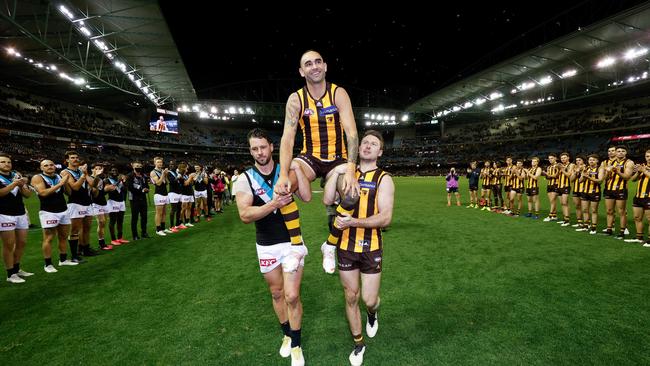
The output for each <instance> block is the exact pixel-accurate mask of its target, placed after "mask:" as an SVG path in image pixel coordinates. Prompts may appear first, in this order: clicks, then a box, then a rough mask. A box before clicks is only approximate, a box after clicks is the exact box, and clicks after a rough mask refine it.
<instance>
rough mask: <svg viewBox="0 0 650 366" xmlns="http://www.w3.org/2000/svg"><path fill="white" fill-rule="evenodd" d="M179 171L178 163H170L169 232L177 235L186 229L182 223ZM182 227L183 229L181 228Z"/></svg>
mask: <svg viewBox="0 0 650 366" xmlns="http://www.w3.org/2000/svg"><path fill="white" fill-rule="evenodd" d="M178 175H179V173H178V171H177V170H176V162H174V161H173V160H172V161H170V162H169V174H167V180H169V192H168V193H167V197H169V203H170V206H171V210H169V226H170V229H169V231H171V232H173V233H177V232H178V230H181V229H184V228H185V226H183V224H182V222H181V189H182V187H181V185H180V183H179V182H178ZM181 226H182V227H181Z"/></svg>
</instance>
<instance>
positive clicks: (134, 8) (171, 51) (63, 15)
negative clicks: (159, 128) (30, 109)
mask: <svg viewBox="0 0 650 366" xmlns="http://www.w3.org/2000/svg"><path fill="white" fill-rule="evenodd" d="M6 5H7V6H5V7H3V8H2V9H1V10H0V18H1V19H2V20H3V21H2V22H1V23H0V34H1V35H2V37H3V39H4V42H3V43H4V44H3V45H2V46H3V48H7V49H8V50H9V49H10V50H11V51H13V53H12V55H13V56H15V57H13V58H12V57H1V58H0V65H2V67H0V77H1V78H2V80H3V81H4V83H5V84H13V86H18V87H22V88H27V89H38V92H39V93H40V94H49V95H53V96H55V97H57V98H61V99H64V100H71V101H76V100H79V101H83V102H84V103H89V104H95V105H100V106H110V107H113V108H115V107H119V106H124V105H125V104H127V105H130V106H136V105H138V106H139V105H141V104H143V103H146V102H145V101H146V99H147V97H145V95H147V94H149V99H151V100H152V101H154V102H155V103H156V104H158V105H163V104H167V103H169V102H174V101H176V100H182V101H194V100H196V93H195V91H194V87H193V85H192V82H191V81H190V78H189V76H188V74H187V71H186V69H185V66H184V64H183V61H182V59H181V57H180V55H179V53H178V50H177V48H176V44H175V43H174V40H173V38H172V36H171V33H170V31H169V28H168V26H167V23H166V21H165V19H164V17H163V15H162V13H161V11H160V8H159V5H158V3H157V2H156V1H138V0H104V1H98V0H93V1H82V0H73V1H61V2H58V1H57V2H49V1H40V0H21V1H14V2H8V3H7V4H6ZM63 9H65V10H63ZM102 47H104V48H103V49H102ZM3 53H4V52H3ZM3 56H4V55H3ZM30 60H32V61H30ZM117 62H121V63H122V64H116V63H117ZM39 64H41V65H40V66H39ZM51 65H55V68H56V69H53V68H51ZM47 73H49V74H50V75H47ZM61 73H65V75H67V76H68V77H69V78H68V81H69V82H66V80H65V77H64V76H62V75H60V74H61ZM138 80H140V82H139V83H138V84H139V86H138V85H136V82H138ZM145 87H146V89H145ZM80 91H81V92H80Z"/></svg>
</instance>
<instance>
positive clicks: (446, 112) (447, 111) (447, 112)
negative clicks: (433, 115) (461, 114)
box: [442, 109, 451, 116]
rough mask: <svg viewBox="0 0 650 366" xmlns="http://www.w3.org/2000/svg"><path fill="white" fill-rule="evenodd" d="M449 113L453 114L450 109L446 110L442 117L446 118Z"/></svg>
mask: <svg viewBox="0 0 650 366" xmlns="http://www.w3.org/2000/svg"><path fill="white" fill-rule="evenodd" d="M449 113H451V111H450V110H449V109H445V110H444V111H442V115H443V116H446V115H448V114H449Z"/></svg>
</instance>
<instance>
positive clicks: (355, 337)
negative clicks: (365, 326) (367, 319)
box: [352, 334, 365, 346]
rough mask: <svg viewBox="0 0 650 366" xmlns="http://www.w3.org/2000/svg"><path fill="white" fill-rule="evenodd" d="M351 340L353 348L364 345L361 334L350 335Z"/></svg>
mask: <svg viewBox="0 0 650 366" xmlns="http://www.w3.org/2000/svg"><path fill="white" fill-rule="evenodd" d="M352 339H353V340H354V345H355V346H363V345H365V344H364V342H363V334H358V335H354V334H353V335H352Z"/></svg>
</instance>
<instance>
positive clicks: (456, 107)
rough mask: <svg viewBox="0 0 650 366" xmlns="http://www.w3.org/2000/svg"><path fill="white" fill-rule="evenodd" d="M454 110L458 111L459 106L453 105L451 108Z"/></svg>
mask: <svg viewBox="0 0 650 366" xmlns="http://www.w3.org/2000/svg"><path fill="white" fill-rule="evenodd" d="M451 110H452V111H454V112H458V111H459V110H460V107H459V106H457V105H455V106H454V108H452V109H451Z"/></svg>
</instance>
